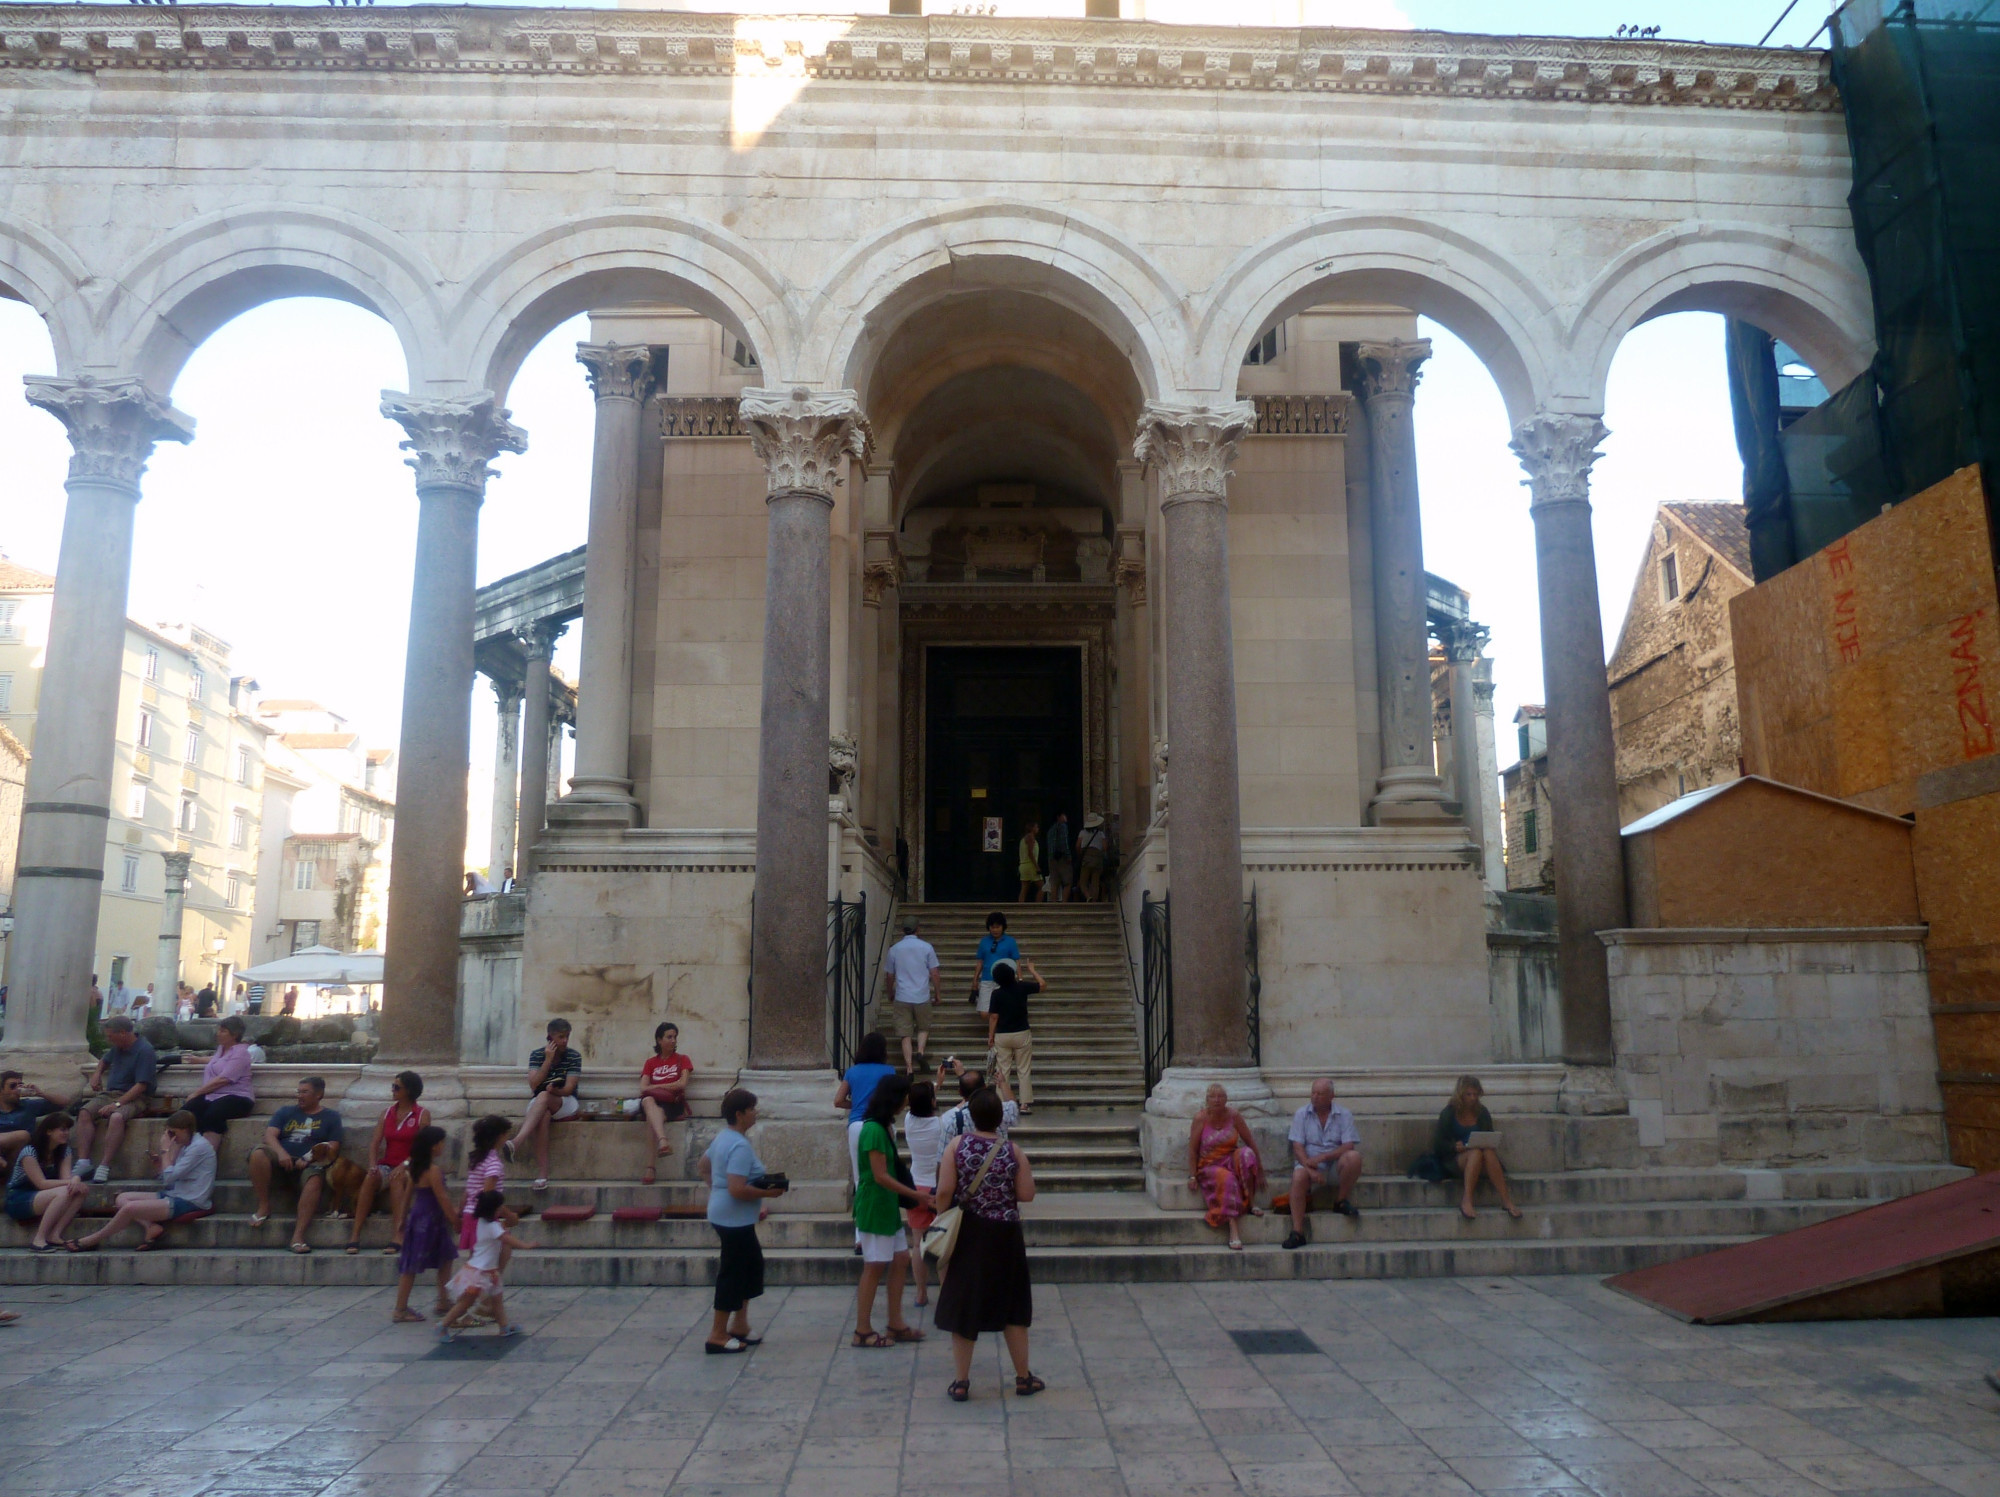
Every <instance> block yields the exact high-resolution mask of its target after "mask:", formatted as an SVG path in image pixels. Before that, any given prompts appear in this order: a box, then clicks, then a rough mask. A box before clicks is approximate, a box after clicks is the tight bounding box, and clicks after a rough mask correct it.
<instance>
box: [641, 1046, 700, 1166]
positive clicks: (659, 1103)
mask: <svg viewBox="0 0 2000 1497" xmlns="http://www.w3.org/2000/svg"><path fill="white" fill-rule="evenodd" d="M680 1045H681V1031H680V1026H679V1025H676V1024H662V1025H661V1026H660V1027H659V1028H658V1029H655V1030H654V1031H653V1054H652V1056H651V1058H650V1059H648V1060H647V1062H646V1063H645V1064H644V1065H643V1066H641V1067H639V1111H640V1112H641V1113H643V1114H644V1115H645V1118H646V1127H647V1129H648V1130H649V1131H650V1132H651V1133H652V1135H653V1157H654V1158H655V1159H660V1158H664V1157H665V1156H666V1155H668V1154H671V1153H673V1151H674V1146H673V1145H672V1144H670V1143H668V1142H667V1124H669V1123H678V1122H681V1121H682V1120H683V1119H685V1118H688V1117H691V1116H693V1114H692V1112H691V1111H690V1110H689V1108H688V1101H687V1089H688V1082H689V1080H691V1079H692V1078H693V1076H694V1062H693V1061H691V1060H689V1059H688V1058H687V1057H686V1056H685V1055H683V1054H681V1049H680ZM656 1168H657V1167H656V1166H654V1165H648V1166H647V1167H646V1176H645V1181H644V1183H645V1184H647V1185H651V1184H652V1183H653V1179H654V1175H655V1171H656Z"/></svg>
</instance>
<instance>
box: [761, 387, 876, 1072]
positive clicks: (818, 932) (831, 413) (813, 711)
mask: <svg viewBox="0 0 2000 1497" xmlns="http://www.w3.org/2000/svg"><path fill="white" fill-rule="evenodd" d="M738 419H739V420H741V422H742V423H743V425H744V427H746V428H747V429H748V431H749V433H750V445H751V449H752V450H753V451H754V452H755V453H756V454H757V457H758V459H759V461H761V462H762V463H763V464H764V469H765V474H766V479H767V482H768V495H767V498H766V501H765V505H766V510H767V513H768V515H769V519H770V530H769V539H768V540H767V541H766V544H765V562H764V681H763V705H762V711H761V713H760V715H759V719H758V750H757V881H756V891H757V909H756V919H755V929H754V930H753V932H752V938H751V951H750V965H751V995H750V1065H751V1067H752V1068H754V1069H755V1070H757V1071H767V1072H768V1071H780V1072H785V1071H806V1070H814V1071H816V1070H820V1069H822V1068H824V1067H825V1065H826V1064H827V1053H826V877H827V871H826V863H825V859H826V856H827V844H826V808H827V738H828V721H829V719H828V711H827V689H828V656H827V649H828V643H829V641H828V638H827V635H828V630H827V617H828V609H829V607H830V599H831V580H830V577H829V568H828V559H827V558H828V550H829V546H830V542H831V523H832V514H833V490H834V486H835V485H836V484H838V483H839V482H840V481H841V479H842V477H843V476H844V470H845V469H846V466H847V462H848V459H849V457H850V456H854V457H860V456H864V455H865V454H866V450H867V443H868V425H867V421H866V420H865V418H863V416H862V414H861V406H860V403H859V401H858V400H857V399H856V398H855V395H854V393H853V392H852V391H850V390H817V391H816V390H804V389H797V390H762V389H749V390H745V391H744V392H743V395H742V400H741V404H740V405H739V407H738ZM746 1084H749V1085H750V1086H751V1087H752V1089H753V1090H755V1089H757V1088H756V1083H755V1082H749V1083H746Z"/></svg>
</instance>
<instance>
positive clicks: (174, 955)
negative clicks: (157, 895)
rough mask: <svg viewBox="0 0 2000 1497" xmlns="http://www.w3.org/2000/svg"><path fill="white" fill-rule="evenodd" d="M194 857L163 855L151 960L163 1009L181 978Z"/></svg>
mask: <svg viewBox="0 0 2000 1497" xmlns="http://www.w3.org/2000/svg"><path fill="white" fill-rule="evenodd" d="M193 861H194V854H193V853H185V852H170V853H168V854H166V864H167V886H166V898H165V899H164V900H162V901H161V904H160V944H159V947H158V949H157V950H156V951H155V953H154V956H153V992H154V993H155V995H157V998H158V1000H159V1002H160V1003H161V1004H163V1005H165V1004H171V1003H172V1002H173V1001H174V992H175V989H174V984H175V983H177V982H179V981H180V976H181V926H182V922H183V921H184V920H185V919H186V918H187V886H188V865H189V864H190V863H192V862H193Z"/></svg>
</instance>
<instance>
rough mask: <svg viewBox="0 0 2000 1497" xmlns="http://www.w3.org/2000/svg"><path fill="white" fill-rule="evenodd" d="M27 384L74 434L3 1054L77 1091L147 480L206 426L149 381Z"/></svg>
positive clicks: (17, 891)
mask: <svg viewBox="0 0 2000 1497" xmlns="http://www.w3.org/2000/svg"><path fill="white" fill-rule="evenodd" d="M27 386H28V401H29V403H30V404H31V405H36V406H39V407H41V408H42V409H43V410H45V411H47V412H48V413H49V414H50V415H52V416H54V417H55V418H56V419H57V420H58V421H60V422H62V424H63V426H64V428H65V429H66V430H67V431H68V433H69V440H70V447H71V455H70V463H69V478H68V481H67V483H66V484H65V488H66V490H67V492H68V496H69V498H68V505H67V508H66V509H65V511H64V514H63V533H62V550H61V554H60V556H59V559H58V560H57V562H56V587H55V598H54V600H53V603H52V605H51V609H50V614H49V643H48V650H47V653H46V654H45V656H44V659H43V676H42V691H41V705H40V716H39V717H38V718H37V720H36V724H35V755H34V758H33V759H32V760H31V761H30V762H29V764H28V783H27V792H26V798H25V802H24V804H23V805H22V808H21V812H22V814H21V835H20V843H19V848H20V861H19V865H18V867H17V870H16V876H15V883H14V891H13V900H14V935H13V937H12V939H11V940H10V941H9V942H8V946H9V947H10V948H11V949H10V950H9V952H8V978H9V985H10V991H9V994H8V1001H7V1033H6V1038H5V1042H4V1053H5V1056H6V1059H7V1061H8V1063H9V1065H10V1066H11V1067H12V1068H13V1069H17V1070H21V1071H24V1072H27V1073H28V1074H29V1077H30V1079H31V1080H35V1081H37V1082H41V1081H47V1082H49V1083H50V1084H51V1085H52V1086H54V1087H57V1089H59V1090H60V1091H62V1092H64V1093H69V1092H73V1091H75V1090H76V1073H75V1071H74V1069H73V1068H70V1067H69V1062H72V1061H74V1060H75V1059H77V1058H79V1057H83V1056H84V1055H85V1051H84V1047H83V1032H84V1023H85V1016H86V1013H87V1011H88V1009H89V1006H90V974H91V964H92V961H93V960H94V957H95V953H96V947H97V911H98V903H99V900H100V898H101V896H102V892H103V887H104V859H105V840H104V839H105V831H106V829H107V827H108V826H109V824H110V817H111V769H112V761H113V751H114V748H115V745H116V741H117V736H118V687H119V679H120V677H121V675H122V674H123V670H124V655H125V596H126V593H127V591H128V590H129V587H130V584H131V577H132V525H133V519H134V513H133V511H134V508H135V506H136V505H137V504H138V500H139V477H140V475H141V474H142V473H143V472H144V471H145V468H146V461H147V459H148V458H149V457H151V456H152V452H153V446H154V444H155V443H156V442H163V441H165V442H185V441H188V440H190V439H191V438H192V437H193V435H194V422H192V421H191V420H189V419H188V418H187V417H186V416H184V415H182V414H181V413H180V412H179V411H176V410H174V409H173V407H171V406H169V405H168V404H167V403H166V402H165V401H163V400H161V399H160V398H159V397H158V396H156V395H154V394H153V393H152V392H151V391H150V390H148V389H147V388H146V387H145V385H144V384H143V383H142V382H141V381H139V380H137V379H130V378H127V379H107V380H93V379H88V378H82V379H56V378H44V377H41V376H34V375H31V376H29V378H28V381H27ZM15 502H18V503H21V504H27V503H29V502H31V501H30V500H29V499H28V498H27V497H25V496H17V498H16V501H15ZM66 1070H67V1075H65V1074H64V1072H65V1071H66Z"/></svg>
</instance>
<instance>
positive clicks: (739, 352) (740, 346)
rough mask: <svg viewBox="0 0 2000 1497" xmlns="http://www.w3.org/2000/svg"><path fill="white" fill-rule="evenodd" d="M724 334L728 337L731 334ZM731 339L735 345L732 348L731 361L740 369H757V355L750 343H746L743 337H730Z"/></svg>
mask: <svg viewBox="0 0 2000 1497" xmlns="http://www.w3.org/2000/svg"><path fill="white" fill-rule="evenodd" d="M723 336H724V337H728V336H729V335H728V334H726V333H725V334H724V335H723ZM729 341H730V342H731V343H732V344H734V345H735V347H734V348H732V349H731V350H730V354H729V362H730V363H732V364H734V365H735V366H736V367H737V368H738V369H755V368H756V367H757V355H756V353H755V352H754V351H753V350H752V349H751V347H750V345H749V344H747V343H745V342H744V341H743V340H742V339H741V338H730V339H729Z"/></svg>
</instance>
